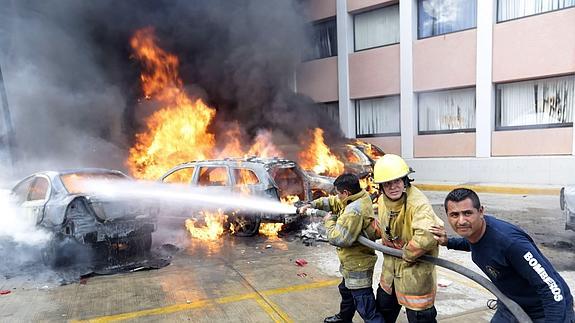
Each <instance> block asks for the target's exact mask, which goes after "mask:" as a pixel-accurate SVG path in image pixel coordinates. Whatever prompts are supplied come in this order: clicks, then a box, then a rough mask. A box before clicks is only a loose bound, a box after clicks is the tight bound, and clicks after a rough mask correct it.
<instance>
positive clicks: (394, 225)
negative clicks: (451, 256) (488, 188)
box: [378, 186, 443, 311]
mask: <svg viewBox="0 0 575 323" xmlns="http://www.w3.org/2000/svg"><path fill="white" fill-rule="evenodd" d="M378 210H379V211H378V212H379V223H380V226H381V234H382V237H381V240H382V243H383V244H385V245H386V246H388V247H392V248H396V249H402V250H403V254H404V259H406V260H408V261H406V260H404V259H400V258H395V257H392V256H388V255H384V259H383V268H382V273H381V278H380V282H379V285H380V286H381V288H382V289H383V290H384V291H385V292H386V293H388V294H390V295H391V294H392V289H395V294H396V295H397V301H398V303H399V304H401V305H403V306H405V307H406V308H409V309H412V310H416V311H418V310H425V309H428V308H431V307H432V306H433V304H434V302H435V292H436V288H435V285H436V284H435V282H436V277H435V265H433V264H430V263H422V262H413V261H415V260H416V259H417V257H419V256H421V255H423V254H428V255H431V256H434V257H437V254H438V252H439V248H438V244H437V241H435V239H434V238H433V235H432V234H431V233H430V232H429V231H428V230H429V228H430V227H431V226H432V225H441V226H443V221H442V220H441V219H440V218H439V217H437V215H436V214H435V212H434V211H433V209H432V207H431V204H430V203H429V201H428V200H427V198H426V197H425V195H423V193H422V192H421V191H420V190H419V189H417V188H416V187H413V186H410V187H408V188H407V189H406V191H405V192H404V193H403V196H402V197H401V198H400V199H399V200H397V201H392V200H390V199H388V198H387V196H385V194H382V195H381V198H380V199H379V205H378Z"/></svg>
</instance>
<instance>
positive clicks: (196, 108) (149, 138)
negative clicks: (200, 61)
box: [128, 28, 216, 179]
mask: <svg viewBox="0 0 575 323" xmlns="http://www.w3.org/2000/svg"><path fill="white" fill-rule="evenodd" d="M131 45H132V48H133V50H134V56H135V57H136V58H138V59H139V60H140V61H141V62H142V65H143V66H144V71H143V72H142V76H141V81H142V88H143V90H144V94H145V95H146V98H148V99H153V100H155V101H157V102H159V103H160V104H162V105H163V108H162V109H161V110H158V111H157V112H155V113H154V114H152V115H151V116H150V117H149V118H148V119H147V120H146V124H147V128H148V131H147V132H144V133H139V134H137V135H136V143H135V145H134V147H132V148H131V149H130V156H129V158H128V167H129V168H130V171H131V173H132V174H133V175H134V176H135V177H137V178H144V179H157V178H158V177H160V176H161V175H162V174H163V173H164V172H165V171H166V170H168V169H169V168H170V167H172V166H175V165H177V164H179V163H183V162H186V161H191V160H196V159H206V158H209V157H211V155H212V151H213V148H214V146H215V137H214V135H213V134H211V133H209V132H208V126H209V125H210V123H211V122H212V120H213V118H214V116H215V114H216V112H215V110H214V109H212V108H210V107H208V106H207V105H206V104H204V103H203V102H202V101H201V100H199V99H198V100H195V101H193V100H192V99H190V98H189V97H188V95H187V94H186V93H185V91H184V90H183V86H182V80H181V79H180V78H179V76H178V59H177V58H176V57H175V56H174V55H172V54H169V53H167V52H165V51H164V50H162V49H161V48H159V47H158V46H157V45H156V43H155V39H154V33H153V30H152V29H151V28H145V29H141V30H138V31H137V32H136V33H135V35H134V37H133V38H132V40H131Z"/></svg>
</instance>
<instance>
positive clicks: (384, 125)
mask: <svg viewBox="0 0 575 323" xmlns="http://www.w3.org/2000/svg"><path fill="white" fill-rule="evenodd" d="M399 114H400V112H399V95H395V96H389V97H383V98H374V99H363V100H356V101H355V120H356V127H355V128H356V131H355V133H356V136H357V137H375V136H397V135H399V134H400V130H399Z"/></svg>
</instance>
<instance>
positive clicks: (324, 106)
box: [318, 101, 339, 126]
mask: <svg viewBox="0 0 575 323" xmlns="http://www.w3.org/2000/svg"><path fill="white" fill-rule="evenodd" d="M318 106H319V109H320V110H321V111H322V113H323V114H324V115H327V116H328V117H329V119H330V120H331V121H333V122H334V123H335V124H336V125H338V126H339V102H338V101H334V102H325V103H318Z"/></svg>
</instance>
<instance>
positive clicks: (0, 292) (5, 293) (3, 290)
mask: <svg viewBox="0 0 575 323" xmlns="http://www.w3.org/2000/svg"><path fill="white" fill-rule="evenodd" d="M10 293H12V291H11V290H6V289H2V290H0V295H8V294H10Z"/></svg>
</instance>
